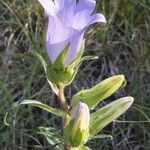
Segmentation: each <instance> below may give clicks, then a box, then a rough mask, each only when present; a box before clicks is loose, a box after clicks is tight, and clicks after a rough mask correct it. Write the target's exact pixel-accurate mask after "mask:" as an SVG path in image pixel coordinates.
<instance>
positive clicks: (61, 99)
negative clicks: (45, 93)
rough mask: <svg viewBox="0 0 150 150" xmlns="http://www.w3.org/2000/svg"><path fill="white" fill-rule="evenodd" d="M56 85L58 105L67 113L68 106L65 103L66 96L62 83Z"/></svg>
mask: <svg viewBox="0 0 150 150" xmlns="http://www.w3.org/2000/svg"><path fill="white" fill-rule="evenodd" d="M58 86H59V94H58V98H59V102H60V105H61V107H62V109H63V110H64V111H65V112H67V113H69V107H68V105H67V102H66V98H65V95H64V85H63V84H61V83H60V84H59V85H58Z"/></svg>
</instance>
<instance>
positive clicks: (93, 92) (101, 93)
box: [71, 75, 124, 109]
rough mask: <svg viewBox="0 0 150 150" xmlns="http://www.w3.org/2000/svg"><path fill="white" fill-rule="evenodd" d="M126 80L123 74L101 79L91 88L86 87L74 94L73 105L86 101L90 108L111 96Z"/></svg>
mask: <svg viewBox="0 0 150 150" xmlns="http://www.w3.org/2000/svg"><path fill="white" fill-rule="evenodd" d="M123 81H124V76H123V75H116V76H112V77H110V78H107V79H105V80H103V81H101V82H100V83H99V84H97V85H95V86H94V87H92V88H91V89H85V90H81V91H80V92H78V93H77V94H76V95H74V96H73V99H72V103H71V105H72V106H74V105H76V104H77V103H78V102H79V101H82V102H84V103H86V104H87V105H88V106H89V108H90V109H94V108H95V106H96V105H97V104H98V103H99V102H101V101H102V100H104V99H106V98H108V97H109V96H111V95H112V94H113V93H114V92H115V91H116V90H118V88H119V87H120V86H121V85H122V83H123Z"/></svg>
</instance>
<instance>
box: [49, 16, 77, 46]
mask: <svg viewBox="0 0 150 150" xmlns="http://www.w3.org/2000/svg"><path fill="white" fill-rule="evenodd" d="M73 34H74V30H73V29H72V28H70V27H67V26H65V25H64V24H63V23H62V22H61V21H60V19H59V18H58V17H57V16H53V17H49V18H48V29H47V38H46V40H47V42H49V43H51V44H55V43H60V42H63V41H65V40H67V39H69V38H70V37H71V36H72V35H73Z"/></svg>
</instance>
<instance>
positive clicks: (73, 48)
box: [64, 30, 85, 67]
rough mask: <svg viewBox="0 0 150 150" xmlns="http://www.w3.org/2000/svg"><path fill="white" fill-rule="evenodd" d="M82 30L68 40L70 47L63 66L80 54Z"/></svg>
mask: <svg viewBox="0 0 150 150" xmlns="http://www.w3.org/2000/svg"><path fill="white" fill-rule="evenodd" d="M84 32H85V31H84V30H82V31H80V32H78V33H77V34H76V35H74V36H73V37H72V38H71V39H70V47H69V50H68V53H67V56H66V59H65V63H64V66H65V67H66V66H68V65H69V64H70V63H71V62H72V61H73V60H74V59H75V58H76V56H77V55H78V53H79V52H80V48H81V44H82V41H83V35H84Z"/></svg>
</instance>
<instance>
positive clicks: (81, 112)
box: [71, 102, 90, 130]
mask: <svg viewBox="0 0 150 150" xmlns="http://www.w3.org/2000/svg"><path fill="white" fill-rule="evenodd" d="M71 118H72V119H74V120H75V122H74V130H77V129H80V130H86V129H88V128H89V122H90V113H89V108H88V106H87V104H85V103H82V102H79V103H78V104H77V105H76V106H75V107H74V108H73V109H72V111H71Z"/></svg>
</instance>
